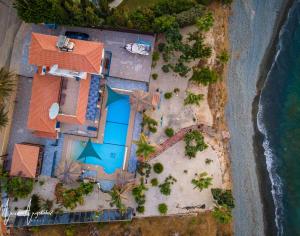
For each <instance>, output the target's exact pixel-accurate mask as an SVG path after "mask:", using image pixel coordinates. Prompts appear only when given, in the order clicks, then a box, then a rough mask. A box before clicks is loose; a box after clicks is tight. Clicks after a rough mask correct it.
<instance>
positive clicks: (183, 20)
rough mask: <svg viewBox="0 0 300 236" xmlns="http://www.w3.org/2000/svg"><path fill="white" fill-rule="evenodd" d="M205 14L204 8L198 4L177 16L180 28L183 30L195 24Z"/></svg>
mask: <svg viewBox="0 0 300 236" xmlns="http://www.w3.org/2000/svg"><path fill="white" fill-rule="evenodd" d="M203 12H204V7H203V6H201V5H199V4H198V5H196V6H195V7H193V8H191V9H189V10H187V11H183V12H180V13H178V14H176V15H175V18H176V21H177V23H178V25H179V27H180V28H182V27H186V26H189V25H193V24H195V23H196V21H197V19H198V18H199V17H201V16H202V15H203Z"/></svg>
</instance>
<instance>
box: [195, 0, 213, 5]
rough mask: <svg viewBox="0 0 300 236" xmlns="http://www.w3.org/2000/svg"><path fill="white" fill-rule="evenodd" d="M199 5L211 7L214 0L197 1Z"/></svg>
mask: <svg viewBox="0 0 300 236" xmlns="http://www.w3.org/2000/svg"><path fill="white" fill-rule="evenodd" d="M197 2H198V3H200V4H202V5H206V6H207V5H209V4H211V3H212V2H213V0H197Z"/></svg>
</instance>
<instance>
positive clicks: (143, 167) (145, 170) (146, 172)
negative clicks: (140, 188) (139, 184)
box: [136, 162, 151, 178]
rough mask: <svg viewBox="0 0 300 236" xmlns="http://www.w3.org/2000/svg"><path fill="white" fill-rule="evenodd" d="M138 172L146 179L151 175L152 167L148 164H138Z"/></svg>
mask: <svg viewBox="0 0 300 236" xmlns="http://www.w3.org/2000/svg"><path fill="white" fill-rule="evenodd" d="M136 171H137V172H138V173H139V174H140V175H141V176H145V177H146V178H148V177H149V176H150V173H151V165H150V164H149V163H147V162H138V164H137V170H136Z"/></svg>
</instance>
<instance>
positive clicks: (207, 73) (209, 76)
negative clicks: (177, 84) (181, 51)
mask: <svg viewBox="0 0 300 236" xmlns="http://www.w3.org/2000/svg"><path fill="white" fill-rule="evenodd" d="M218 79H219V75H218V73H217V72H216V71H215V70H210V69H209V68H208V67H205V68H202V69H200V70H198V69H195V70H194V71H193V75H192V77H191V78H190V80H191V81H194V82H196V83H198V84H203V85H205V86H206V85H209V84H212V83H215V82H217V81H218Z"/></svg>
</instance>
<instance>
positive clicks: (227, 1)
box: [218, 0, 233, 5]
mask: <svg viewBox="0 0 300 236" xmlns="http://www.w3.org/2000/svg"><path fill="white" fill-rule="evenodd" d="M218 1H219V2H221V3H222V4H224V5H230V4H231V3H232V2H233V0H218Z"/></svg>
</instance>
